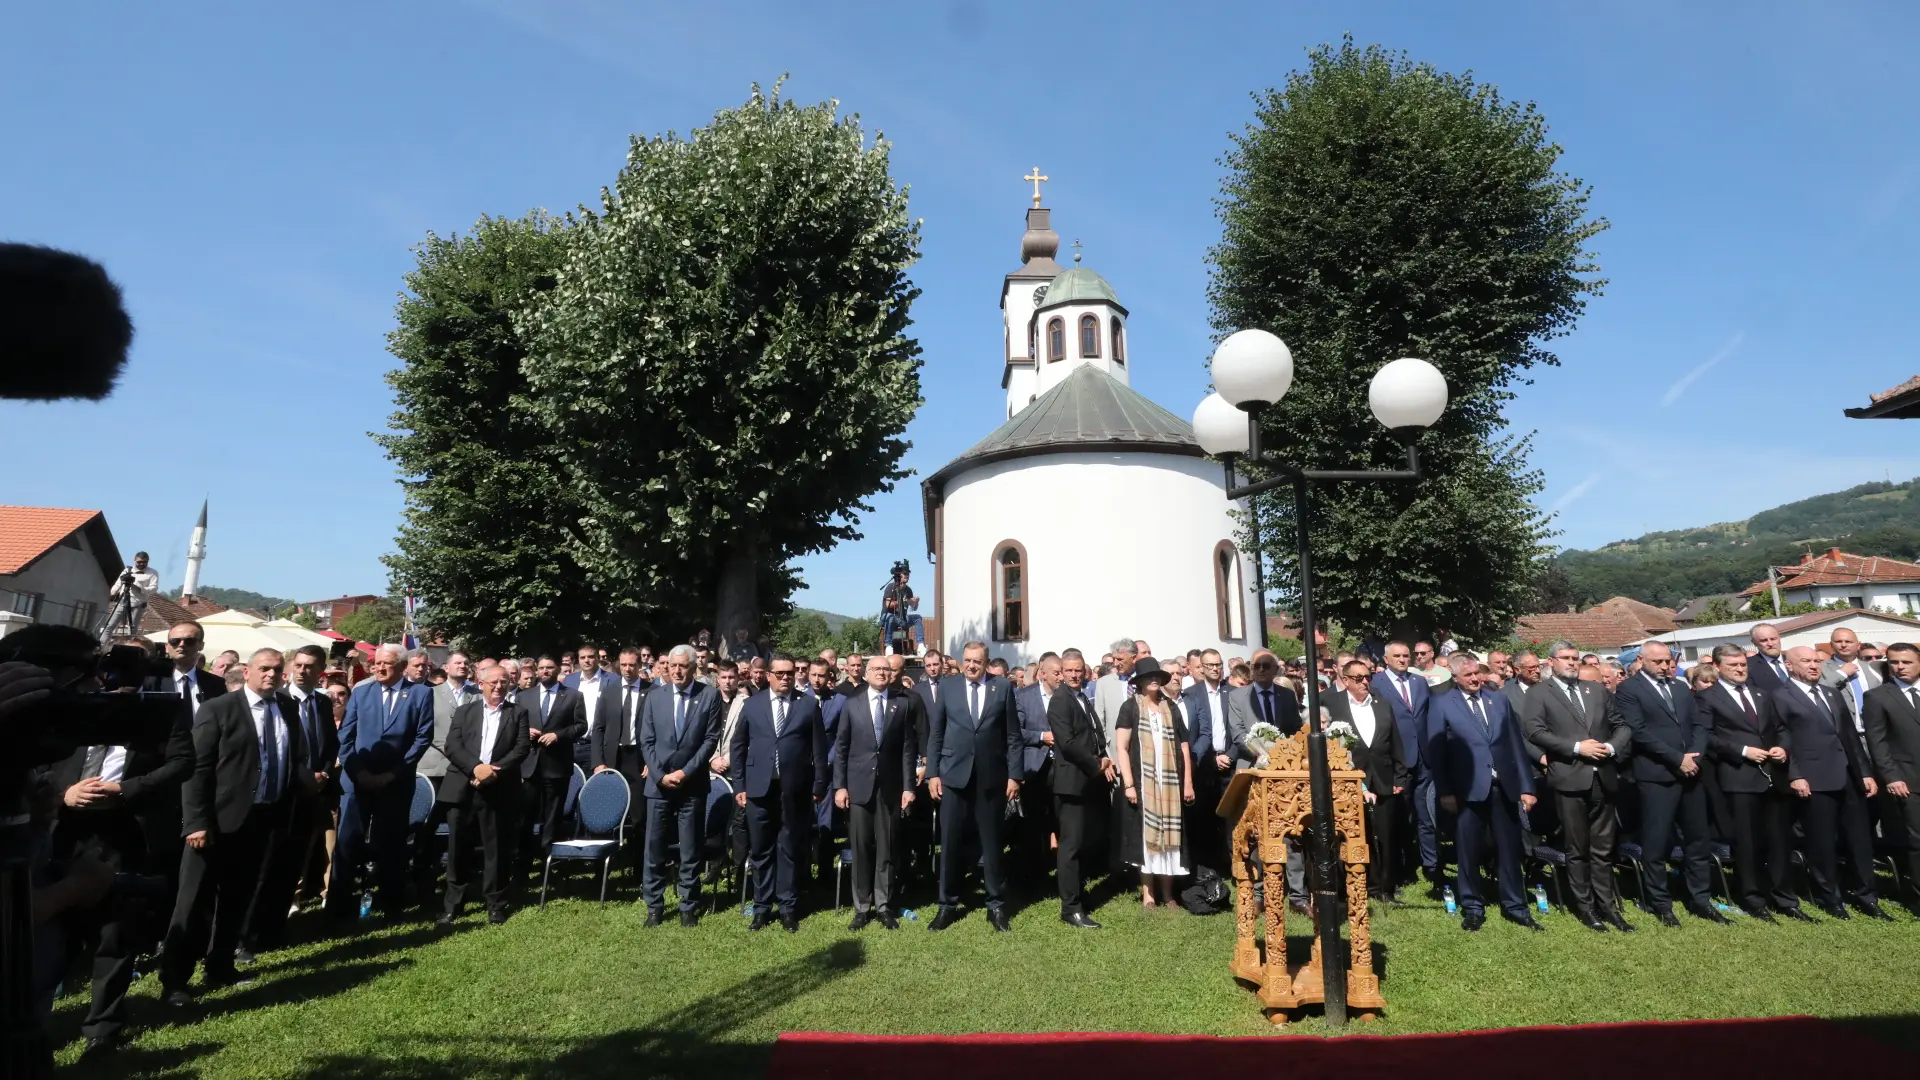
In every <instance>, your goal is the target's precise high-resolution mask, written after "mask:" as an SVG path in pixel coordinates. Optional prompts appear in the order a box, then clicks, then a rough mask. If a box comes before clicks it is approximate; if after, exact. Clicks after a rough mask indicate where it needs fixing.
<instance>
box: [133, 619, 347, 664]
mask: <svg viewBox="0 0 1920 1080" xmlns="http://www.w3.org/2000/svg"><path fill="white" fill-rule="evenodd" d="M285 621H286V620H276V622H285ZM199 622H200V625H201V627H202V628H204V629H205V630H206V633H207V641H206V645H205V647H204V648H203V649H202V652H204V653H205V654H206V655H207V656H218V655H220V654H221V653H223V652H225V651H227V650H228V649H232V650H233V651H234V652H237V653H239V654H240V656H241V658H242V659H244V658H246V657H248V656H250V655H252V654H253V652H254V650H256V649H279V650H280V651H281V652H289V651H291V650H293V649H297V648H299V647H300V646H302V645H317V644H321V643H323V642H324V640H325V639H323V638H321V637H320V635H318V634H315V633H314V632H313V631H311V630H305V629H302V628H301V627H299V626H298V625H295V624H292V623H287V625H285V626H280V625H275V623H274V622H269V621H268V620H266V619H263V618H261V617H260V616H258V615H252V614H249V613H247V612H245V611H241V610H239V609H237V608H228V609H227V610H225V611H216V612H214V613H213V614H211V615H206V616H202V617H201V619H200V620H199ZM289 627H290V628H291V629H290V630H289ZM166 639H167V631H165V630H156V631H154V632H153V633H151V634H148V635H147V640H149V641H165V640H166Z"/></svg>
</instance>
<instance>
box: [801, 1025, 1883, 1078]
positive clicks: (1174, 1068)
mask: <svg viewBox="0 0 1920 1080" xmlns="http://www.w3.org/2000/svg"><path fill="white" fill-rule="evenodd" d="M1300 1069H1306V1070H1311V1071H1312V1072H1311V1074H1317V1075H1321V1076H1332V1077H1372V1076H1391V1077H1395V1078H1396V1080H1409V1078H1412V1077H1422V1076H1447V1075H1461V1076H1464V1075H1481V1076H1488V1077H1500V1076H1524V1075H1529V1074H1537V1075H1542V1076H1551V1077H1553V1078H1554V1080H1576V1078H1581V1077H1595V1078H1600V1077H1605V1078H1606V1080H1620V1078H1622V1077H1626V1078H1628V1080H1648V1078H1651V1077H1658V1076H1690V1077H1710V1076H1716V1075H1725V1076H1739V1077H1741V1080H1753V1078H1755V1077H1773V1076H1782V1077H1785V1076H1794V1077H1799V1078H1801V1080H1808V1078H1811V1080H1837V1078H1839V1077H1843V1076H1868V1075H1873V1076H1881V1077H1889V1078H1891V1077H1902V1076H1908V1077H1911V1076H1920V1057H1916V1056H1914V1055H1912V1054H1909V1053H1907V1052H1905V1051H1903V1050H1899V1049H1896V1048H1895V1047H1892V1046H1889V1045H1887V1044H1885V1043H1882V1042H1879V1041H1877V1040H1875V1039H1872V1038H1870V1037H1868V1036H1866V1035H1863V1034H1860V1033H1858V1032H1856V1031H1853V1030H1852V1029H1850V1028H1847V1027H1845V1026H1843V1025H1840V1024H1834V1023H1829V1022H1828V1021H1825V1020H1821V1019H1817V1018H1815V1017H1809V1016H1789V1017H1779V1018H1775V1019H1768V1020H1693V1021H1679V1022H1673V1023H1640V1024H1591V1025H1582V1026H1577V1027H1534V1028H1509V1029H1505V1030H1497V1031H1463V1032H1458V1033H1456V1034H1451V1035H1399V1036H1392V1037H1386V1036H1379V1035H1352V1036H1347V1037H1344V1038H1337V1039H1322V1038H1311V1037H1294V1038H1282V1039H1275V1038H1268V1037H1260V1036H1253V1037H1249V1038H1232V1039H1224V1038H1214V1037H1212V1036H1205V1035H1125V1034H1056V1035H963V1036H931V1035H905V1036H885V1035H843V1034H835V1033H831V1032H802V1033H797V1034H787V1035H782V1036H780V1039H779V1041H778V1042H776V1043H775V1044H774V1047H773V1059H772V1061H770V1062H769V1063H768V1066H767V1076H768V1078H769V1080H803V1078H807V1080H811V1078H815V1077H818V1078H821V1080H854V1078H858V1077H867V1076H876V1077H877V1076H885V1077H888V1078H890V1080H903V1078H904V1080H917V1078H922V1077H931V1076H942V1075H945V1076H986V1077H1021V1076H1052V1077H1069V1078H1072V1077H1087V1078H1094V1077H1097V1078H1099V1080H1116V1078H1127V1077H1143V1078H1145V1077H1151V1078H1153V1080H1176V1078H1179V1077H1184V1076H1211V1077H1217V1078H1231V1077H1236V1076H1266V1075H1274V1074H1277V1073H1279V1072H1282V1071H1285V1072H1289V1073H1291V1072H1293V1071H1295V1070H1300Z"/></svg>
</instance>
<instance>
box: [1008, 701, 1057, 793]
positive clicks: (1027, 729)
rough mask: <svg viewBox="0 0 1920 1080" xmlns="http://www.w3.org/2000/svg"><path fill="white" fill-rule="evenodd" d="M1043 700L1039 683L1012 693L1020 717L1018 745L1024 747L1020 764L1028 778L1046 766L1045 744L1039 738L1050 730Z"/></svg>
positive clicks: (1015, 709) (1038, 773)
mask: <svg viewBox="0 0 1920 1080" xmlns="http://www.w3.org/2000/svg"><path fill="white" fill-rule="evenodd" d="M1060 685H1062V686H1065V685H1066V684H1065V683H1061V684H1060ZM1045 700H1046V699H1045V696H1044V695H1043V694H1041V692H1040V684H1039V683H1034V684H1033V685H1032V686H1022V687H1020V688H1019V689H1017V690H1015V691H1014V692H1013V708H1014V712H1016V713H1018V714H1019V716H1020V743H1021V745H1023V746H1025V747H1026V752H1025V753H1024V754H1022V755H1021V762H1020V764H1021V768H1022V770H1023V771H1024V772H1025V773H1026V775H1028V776H1038V775H1040V770H1041V769H1044V768H1046V766H1047V744H1046V742H1045V741H1044V740H1043V739H1042V738H1041V736H1043V735H1045V734H1047V733H1048V732H1049V731H1051V730H1052V729H1051V728H1049V727H1048V726H1047V706H1046V705H1045V704H1044V702H1045Z"/></svg>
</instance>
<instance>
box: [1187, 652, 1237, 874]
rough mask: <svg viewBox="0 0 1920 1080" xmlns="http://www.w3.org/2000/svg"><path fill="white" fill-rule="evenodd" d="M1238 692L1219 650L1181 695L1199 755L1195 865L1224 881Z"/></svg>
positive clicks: (1205, 658) (1202, 662)
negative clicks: (1224, 798) (1225, 810)
mask: <svg viewBox="0 0 1920 1080" xmlns="http://www.w3.org/2000/svg"><path fill="white" fill-rule="evenodd" d="M1232 689H1233V688H1232V687H1230V686H1228V685H1227V683H1226V673H1225V669H1224V668H1223V666H1222V662H1221V659H1220V653H1219V651H1218V650H1215V649H1207V650H1205V651H1203V652H1202V653H1201V654H1200V656H1199V659H1198V667H1197V668H1196V669H1195V671H1194V681H1193V685H1192V686H1189V687H1187V688H1186V689H1185V690H1184V691H1182V692H1181V694H1180V707H1181V709H1182V710H1184V711H1185V712H1186V714H1187V743H1188V745H1189V746H1190V747H1191V749H1192V753H1193V796H1194V797H1193V806H1192V808H1191V812H1190V813H1188V814H1187V822H1188V835H1190V836H1192V837H1193V841H1192V844H1191V846H1190V851H1191V854H1192V856H1193V862H1194V865H1195V866H1204V867H1206V868H1208V869H1210V870H1212V871H1214V872H1215V873H1217V874H1219V875H1220V876H1221V877H1223V878H1231V877H1232V874H1231V873H1230V869H1231V867H1230V866H1229V864H1228V862H1227V822H1226V820H1225V819H1224V818H1222V817H1221V816H1220V815H1219V814H1218V813H1216V812H1215V811H1216V810H1217V809H1218V808H1219V806H1220V795H1221V793H1222V792H1224V791H1225V790H1226V787H1227V781H1229V780H1231V779H1233V768H1234V759H1235V758H1236V757H1237V756H1238V755H1237V752H1236V750H1235V749H1234V746H1233V738H1232V729H1231V727H1230V726H1229V723H1228V720H1229V713H1230V711H1231V703H1230V700H1229V699H1230V697H1231V692H1232ZM1243 737H1244V733H1243Z"/></svg>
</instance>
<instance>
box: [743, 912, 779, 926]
mask: <svg viewBox="0 0 1920 1080" xmlns="http://www.w3.org/2000/svg"><path fill="white" fill-rule="evenodd" d="M772 921H773V912H771V911H762V910H761V909H759V908H755V909H754V911H753V921H752V922H750V923H748V924H747V929H749V930H765V929H766V928H767V924H768V923H770V922H772Z"/></svg>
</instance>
